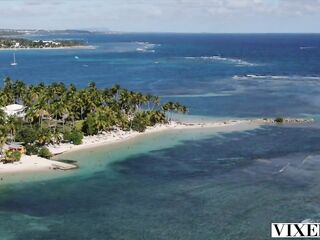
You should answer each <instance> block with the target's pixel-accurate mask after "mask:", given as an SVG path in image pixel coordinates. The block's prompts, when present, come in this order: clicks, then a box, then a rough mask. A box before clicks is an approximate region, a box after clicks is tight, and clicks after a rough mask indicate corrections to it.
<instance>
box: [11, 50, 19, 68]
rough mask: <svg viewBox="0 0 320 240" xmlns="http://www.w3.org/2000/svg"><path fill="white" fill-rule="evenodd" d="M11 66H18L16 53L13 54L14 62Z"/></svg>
mask: <svg viewBox="0 0 320 240" xmlns="http://www.w3.org/2000/svg"><path fill="white" fill-rule="evenodd" d="M10 65H11V66H17V65H18V63H17V62H16V53H13V62H12V63H11V64H10Z"/></svg>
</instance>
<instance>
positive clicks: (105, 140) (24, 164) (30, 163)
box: [0, 119, 313, 178]
mask: <svg viewBox="0 0 320 240" xmlns="http://www.w3.org/2000/svg"><path fill="white" fill-rule="evenodd" d="M312 121H313V120H305V119H286V120H285V123H289V124H294V123H300V124H301V123H310V122H312ZM248 124H249V125H252V126H253V127H256V126H259V125H265V124H274V120H272V119H249V120H228V121H215V122H207V123H178V122H171V123H169V124H161V125H156V126H154V127H149V128H147V130H146V131H145V132H143V133H139V132H135V131H123V130H120V129H116V130H113V131H110V132H103V133H100V134H98V135H95V136H86V137H84V139H83V143H82V144H81V145H73V144H71V143H62V144H59V145H49V146H48V148H49V150H50V151H51V152H52V154H54V155H57V154H62V153H66V152H71V151H78V150H82V149H87V148H94V147H99V146H102V145H108V144H115V143H121V142H124V141H127V140H129V139H132V138H135V137H137V136H142V135H145V134H152V133H158V132H162V131H172V130H184V129H185V130H187V129H200V128H215V129H219V128H225V127H229V126H230V127H231V126H236V125H239V126H241V125H248ZM75 168H77V167H76V166H75V165H72V164H66V163H62V162H58V161H52V160H48V159H44V158H41V157H38V156H26V155H23V156H22V159H21V161H19V162H17V163H14V164H3V163H0V178H1V176H2V175H7V174H12V173H27V172H39V171H40V172H44V171H54V170H71V169H75Z"/></svg>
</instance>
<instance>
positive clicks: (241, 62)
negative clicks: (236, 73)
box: [185, 56, 259, 66]
mask: <svg viewBox="0 0 320 240" xmlns="http://www.w3.org/2000/svg"><path fill="white" fill-rule="evenodd" d="M185 59H187V60H194V61H214V62H225V63H229V64H235V65H237V66H258V65H259V64H256V63H250V62H247V61H244V60H242V59H238V58H227V57H221V56H202V57H185Z"/></svg>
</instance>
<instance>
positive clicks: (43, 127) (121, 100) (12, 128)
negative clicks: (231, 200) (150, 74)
mask: <svg viewBox="0 0 320 240" xmlns="http://www.w3.org/2000/svg"><path fill="white" fill-rule="evenodd" d="M187 111H188V109H187V107H186V106H184V105H182V104H180V103H179V102H171V101H169V102H165V103H162V102H161V99H160V98H159V97H158V96H154V95H149V94H143V93H141V92H134V91H129V90H128V89H125V88H122V87H120V86H119V85H114V86H112V87H111V88H105V89H99V88H97V86H96V84H95V83H94V82H91V83H90V84H89V85H88V87H86V88H83V89H77V88H76V86H75V85H73V84H70V85H69V86H66V85H65V84H64V83H52V84H49V85H46V84H44V83H39V84H36V85H27V84H26V83H24V82H23V81H13V80H11V79H10V78H6V79H5V81H4V87H3V88H2V89H0V173H1V174H2V175H1V176H4V175H3V174H11V173H17V172H36V171H48V170H70V169H75V168H77V166H76V165H74V164H70V163H64V162H59V161H53V160H49V159H50V158H51V157H53V156H54V155H57V154H61V153H65V152H68V151H74V150H80V149H84V148H88V147H97V146H100V145H106V144H111V143H116V142H117V143H118V142H122V141H126V140H128V139H131V138H133V137H136V136H139V135H141V134H143V133H147V134H148V133H155V132H160V131H166V130H185V129H198V128H224V127H228V128H232V127H233V126H234V127H235V128H236V126H241V125H242V126H243V125H250V126H253V127H254V126H260V125H268V124H306V123H310V122H312V121H313V120H312V119H295V118H294V119H288V118H276V119H269V118H260V119H240V120H227V121H212V122H207V123H182V122H177V121H173V114H174V113H178V114H185V113H187Z"/></svg>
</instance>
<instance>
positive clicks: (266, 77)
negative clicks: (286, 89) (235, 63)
mask: <svg viewBox="0 0 320 240" xmlns="http://www.w3.org/2000/svg"><path fill="white" fill-rule="evenodd" d="M232 78H233V79H235V80H251V79H258V80H259V79H262V80H290V79H291V80H301V81H308V80H309V81H314V80H320V76H297V75H292V76H285V75H255V74H246V75H243V76H238V75H235V76H233V77H232Z"/></svg>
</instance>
